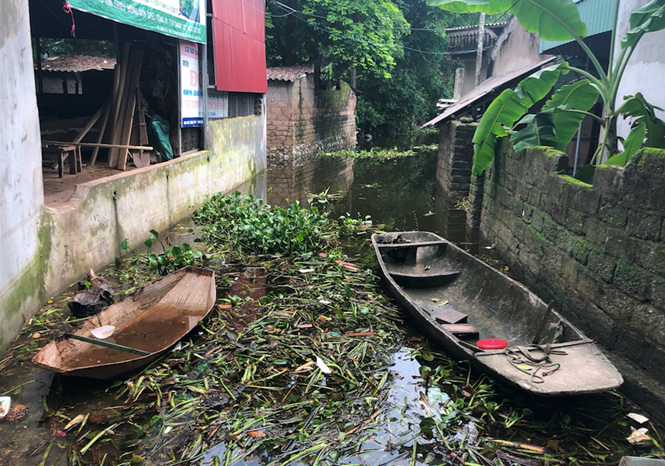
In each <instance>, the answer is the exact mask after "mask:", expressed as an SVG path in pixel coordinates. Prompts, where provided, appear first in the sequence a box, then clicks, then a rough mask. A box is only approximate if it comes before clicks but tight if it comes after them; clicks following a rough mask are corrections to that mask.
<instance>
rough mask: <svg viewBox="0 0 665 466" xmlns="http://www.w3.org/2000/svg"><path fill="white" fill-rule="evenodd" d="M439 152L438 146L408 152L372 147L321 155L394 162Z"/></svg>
mask: <svg viewBox="0 0 665 466" xmlns="http://www.w3.org/2000/svg"><path fill="white" fill-rule="evenodd" d="M438 150H439V146H438V145H437V144H429V145H424V146H415V147H412V148H411V149H408V150H402V149H398V148H396V147H393V148H383V147H372V148H371V149H369V150H339V151H336V152H326V153H324V154H321V155H325V156H327V157H345V158H351V159H371V160H376V161H383V160H392V159H398V158H401V157H411V156H414V155H420V154H422V155H436V154H437V152H438Z"/></svg>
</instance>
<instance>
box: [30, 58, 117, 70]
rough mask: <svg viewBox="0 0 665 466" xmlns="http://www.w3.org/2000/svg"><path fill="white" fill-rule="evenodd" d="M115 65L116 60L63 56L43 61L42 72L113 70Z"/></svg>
mask: <svg viewBox="0 0 665 466" xmlns="http://www.w3.org/2000/svg"><path fill="white" fill-rule="evenodd" d="M115 63H116V60H115V58H108V57H93V56H90V55H61V56H58V57H53V58H46V59H44V60H42V71H65V72H70V73H79V72H82V71H92V70H97V71H102V70H112V69H113V68H115ZM35 67H36V65H35Z"/></svg>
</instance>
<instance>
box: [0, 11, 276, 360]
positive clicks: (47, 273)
mask: <svg viewBox="0 0 665 466" xmlns="http://www.w3.org/2000/svg"><path fill="white" fill-rule="evenodd" d="M264 12H265V2H264V0H210V1H208V2H201V3H199V2H197V1H194V2H191V3H187V4H186V11H185V10H183V9H181V8H179V4H178V2H177V1H165V2H160V6H159V7H151V6H148V5H147V4H146V2H142V1H135V0H116V1H114V2H99V1H97V0H94V1H93V0H71V1H70V2H65V5H64V10H63V7H61V6H60V3H58V7H57V8H48V7H45V6H44V3H43V2H42V1H40V0H8V1H3V2H1V4H0V13H1V15H0V25H1V26H2V27H0V60H1V61H2V63H3V83H4V86H3V88H2V89H1V90H0V101H2V102H3V106H2V109H0V122H1V124H0V140H2V143H1V146H0V147H2V149H1V151H2V152H1V153H0V160H1V161H2V165H1V166H0V179H1V180H2V182H1V183H0V190H1V193H0V218H2V220H0V247H1V248H2V250H3V251H4V253H3V258H2V260H1V261H0V321H1V322H2V327H0V349H2V348H5V347H6V346H7V345H8V344H9V343H10V342H11V340H12V339H13V337H14V336H15V335H16V334H17V333H18V331H19V330H20V328H21V327H22V326H23V325H24V323H25V322H26V321H27V319H29V318H30V316H31V315H32V314H33V313H34V312H35V311H36V310H37V309H38V308H39V306H40V305H41V303H42V302H43V301H44V300H45V299H47V298H48V297H49V296H52V295H54V294H56V293H58V292H60V291H62V290H63V289H64V288H66V287H67V286H69V285H70V284H71V283H74V282H76V281H77V280H79V279H80V278H81V277H82V276H83V275H84V274H85V273H86V271H87V270H88V269H90V268H94V269H98V268H101V267H102V266H104V265H105V264H108V263H109V262H111V261H112V260H113V259H114V257H116V256H118V255H120V254H121V252H122V251H121V247H120V245H121V242H122V241H123V239H124V238H127V239H129V240H130V241H132V242H134V243H138V242H140V241H142V240H143V239H145V237H146V236H147V235H148V234H149V233H148V231H149V230H150V229H156V230H164V229H167V228H168V227H169V226H170V225H172V224H173V223H175V222H176V221H178V220H179V219H181V218H184V217H186V216H188V215H189V214H191V212H192V210H193V208H195V207H196V206H198V205H200V204H201V203H202V201H203V199H204V196H205V195H206V194H210V193H214V192H219V191H222V192H224V191H228V190H231V189H233V188H235V187H236V186H238V185H240V184H241V183H243V182H246V181H248V180H251V179H253V178H254V176H255V175H256V174H257V173H260V172H261V171H262V170H264V169H265V167H266V135H265V134H266V115H265V93H266V91H267V80H266V63H265V45H264V41H265V36H264ZM71 35H76V37H77V39H79V40H81V39H85V40H96V41H107V42H109V43H111V44H113V45H114V48H115V57H116V58H117V59H118V65H117V66H114V67H113V71H110V70H108V71H99V72H97V73H100V75H99V76H97V78H99V79H97V80H95V79H93V78H90V79H92V80H91V81H89V82H90V85H88V84H86V81H88V79H87V78H86V77H83V80H82V82H81V81H80V73H83V71H82V70H78V69H77V70H76V71H71V72H69V71H58V72H56V71H49V70H48V61H47V60H45V59H44V56H43V53H42V51H41V50H40V47H41V44H43V40H45V39H51V38H57V39H59V40H60V39H64V38H67V37H71ZM33 46H34V48H35V50H36V53H35V55H34V59H33V53H32V51H33ZM43 59H44V61H42V60H43ZM87 69H88V68H87V65H86V70H87ZM79 71H80V73H79ZM86 72H87V71H86ZM77 73H79V74H78V75H77ZM90 73H92V71H90ZM104 73H105V74H104ZM102 74H103V76H102ZM55 75H59V76H55ZM54 76H55V77H54ZM107 78H108V79H107ZM132 79H133V80H134V81H132ZM54 80H55V81H56V82H57V81H58V80H59V82H60V83H61V88H62V93H60V92H56V93H53V92H51V91H53V90H54V87H53V82H54ZM77 83H78V84H77ZM123 83H124V87H123ZM56 87H57V86H56ZM120 89H122V92H121V91H120ZM70 90H71V92H70ZM123 95H124V97H123ZM139 108H140V109H141V110H140V111H137V109H139ZM107 109H108V110H107ZM93 114H94V115H93ZM104 115H106V116H104ZM91 116H92V117H91ZM95 116H96V117H97V118H96V119H95V118H94V117H95ZM142 116H145V117H146V119H147V120H150V121H153V120H157V118H156V116H160V118H161V121H163V122H166V124H168V129H167V130H165V131H164V133H163V138H160V139H159V140H160V141H161V142H162V143H163V144H164V145H170V146H171V153H172V156H173V158H172V159H171V160H168V161H166V162H162V163H157V164H151V165H148V166H144V167H143V168H134V169H132V170H129V171H124V170H123V169H125V168H128V167H129V165H130V163H131V160H132V158H134V160H135V161H137V160H141V155H142V154H138V151H133V150H129V149H128V146H132V147H138V148H139V149H141V152H142V151H143V148H145V147H151V146H148V145H147V143H148V142H149V143H150V144H154V142H155V141H157V140H156V139H154V138H150V139H149V140H148V139H146V137H145V133H143V131H142V129H143V126H144V125H147V124H149V122H144V121H142V120H141V118H140V117H142ZM76 118H78V119H79V122H81V121H88V124H84V125H81V124H80V123H79V124H78V126H76V125H74V127H75V128H76V130H75V131H74V132H73V133H74V134H77V133H78V136H79V137H81V139H80V140H78V142H76V140H71V139H70V140H67V142H68V143H69V142H74V143H76V144H79V145H74V146H73V148H72V149H71V150H67V151H66V152H67V154H66V156H67V157H68V158H69V160H72V161H73V162H74V163H72V164H71V170H72V173H73V174H69V173H67V172H66V171H65V172H64V173H62V178H60V180H63V182H64V181H67V182H71V184H72V186H73V189H72V191H73V192H72V194H71V195H70V196H68V198H67V199H66V200H64V201H63V202H58V203H56V204H51V205H47V204H46V203H45V184H44V179H45V173H48V172H49V170H52V166H51V164H50V163H49V164H47V166H46V168H42V162H43V161H45V157H46V155H45V154H46V153H47V150H46V149H44V148H43V147H42V146H43V145H44V144H45V143H46V141H47V140H45V139H44V138H43V137H42V134H41V132H43V131H44V130H45V129H46V126H47V125H45V124H43V123H44V122H45V121H47V120H48V121H50V122H51V123H53V121H55V120H58V119H60V120H67V119H76ZM93 120H95V121H94V122H93ZM104 121H106V123H105V124H102V122H104ZM108 122H111V123H108ZM166 124H165V125H164V127H167V125H166ZM88 126H91V128H92V130H91V128H88ZM79 127H82V128H81V131H78V128H79ZM84 128H87V130H91V132H90V133H89V134H88V133H87V132H85V131H83V129H84ZM104 128H105V129H106V131H102V129H104ZM135 128H141V130H136V129H135ZM69 129H71V126H70V127H69ZM84 132H85V134H84V135H82V133H84ZM102 133H105V135H102V136H100V134H102ZM52 134H53V133H52V132H51V133H49V137H50V136H51V135H52ZM134 137H136V138H138V139H137V140H136V142H133V139H132V138H134ZM108 138H111V139H110V141H111V145H112V146H113V147H111V148H108V143H109V139H108ZM118 141H120V142H121V143H118ZM55 142H56V143H57V144H55V146H53V145H52V144H50V143H49V149H51V150H53V148H54V147H55V148H56V149H55V151H56V152H60V149H58V148H60V147H62V142H59V143H58V142H57V141H55ZM100 145H101V146H100ZM102 146H103V147H102ZM100 147H102V150H101V151H100V150H99V148H100ZM106 149H108V153H107V151H106ZM94 157H98V158H97V159H95V158H94ZM105 158H108V160H109V162H110V161H111V160H112V159H113V158H115V160H116V162H117V164H118V165H117V168H119V170H117V169H115V168H111V173H112V174H111V176H108V175H109V173H108V171H107V172H105V173H104V175H105V176H104V177H103V178H97V179H91V180H90V181H87V182H79V181H76V180H80V179H82V178H81V177H82V175H83V174H86V173H90V172H91V171H92V170H91V169H90V167H89V165H91V164H92V163H94V161H97V163H99V162H100V161H102V160H103V159H105ZM166 159H168V157H166ZM142 161H143V162H144V161H145V160H142ZM57 164H58V165H59V166H60V168H61V167H62V160H60V161H59V162H57ZM136 165H137V167H138V166H139V165H142V163H137V164H136ZM81 170H82V172H81V173H79V172H80V171H81ZM54 176H55V175H54ZM72 180H74V181H72ZM257 190H258V192H259V194H260V193H261V191H263V192H265V186H258V187H257Z"/></svg>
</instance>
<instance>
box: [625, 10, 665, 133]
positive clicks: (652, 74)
mask: <svg viewBox="0 0 665 466" xmlns="http://www.w3.org/2000/svg"><path fill="white" fill-rule="evenodd" d="M647 3H649V0H620V3H619V24H618V26H617V39H619V40H620V39H621V38H623V37H624V36H625V35H626V31H627V30H628V29H629V27H630V25H629V24H628V18H629V16H630V13H632V12H633V11H634V10H636V9H638V8H641V7H642V6H644V5H646V4H647ZM619 40H617V44H616V47H615V51H614V56H615V57H617V56H618V55H619V51H620V45H619ZM663 43H665V31H659V32H652V33H648V34H646V35H645V36H643V37H642V39H641V40H640V42H639V44H638V46H637V47H636V48H635V51H634V52H633V55H632V57H631V59H630V61H629V62H628V67H627V68H626V72H625V73H624V75H623V79H622V81H621V85H620V86H619V92H618V93H617V101H618V103H620V102H622V101H623V97H624V96H626V95H635V94H636V93H637V92H641V93H642V94H644V97H645V98H646V100H647V102H649V103H650V104H652V105H655V106H657V107H661V108H665V86H663V85H662V82H661V79H659V77H660V76H662V75H663V73H665V53H663ZM658 115H659V117H660V118H661V119H665V112H663V111H658ZM618 131H619V135H620V136H623V137H626V136H627V135H628V133H629V132H630V121H629V120H624V119H623V118H621V119H619V122H618Z"/></svg>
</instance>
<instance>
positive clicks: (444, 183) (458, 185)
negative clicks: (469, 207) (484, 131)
mask: <svg viewBox="0 0 665 466" xmlns="http://www.w3.org/2000/svg"><path fill="white" fill-rule="evenodd" d="M476 126H477V125H476V124H470V123H462V122H459V121H455V120H453V121H451V122H449V123H446V124H444V125H441V127H440V131H439V160H438V162H437V164H436V179H437V181H438V183H439V185H440V186H441V188H442V189H443V191H444V192H445V193H447V195H448V197H450V198H451V200H452V201H461V200H462V199H464V198H465V197H467V196H468V195H469V185H470V182H471V167H472V165H473V145H472V144H471V139H472V138H473V133H474V132H475V130H476Z"/></svg>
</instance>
